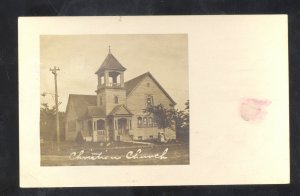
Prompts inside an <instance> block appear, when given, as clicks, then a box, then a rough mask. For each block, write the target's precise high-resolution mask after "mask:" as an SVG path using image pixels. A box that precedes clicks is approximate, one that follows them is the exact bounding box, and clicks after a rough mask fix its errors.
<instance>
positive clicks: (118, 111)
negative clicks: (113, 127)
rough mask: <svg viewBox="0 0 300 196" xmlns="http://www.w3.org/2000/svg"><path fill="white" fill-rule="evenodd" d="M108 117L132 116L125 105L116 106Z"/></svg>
mask: <svg viewBox="0 0 300 196" xmlns="http://www.w3.org/2000/svg"><path fill="white" fill-rule="evenodd" d="M109 115H110V116H132V115H133V114H132V113H131V111H130V110H129V109H128V108H127V107H126V106H125V105H118V106H116V107H115V108H114V109H113V110H112V111H111V112H110V113H109Z"/></svg>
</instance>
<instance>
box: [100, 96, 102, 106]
mask: <svg viewBox="0 0 300 196" xmlns="http://www.w3.org/2000/svg"><path fill="white" fill-rule="evenodd" d="M100 105H102V96H100Z"/></svg>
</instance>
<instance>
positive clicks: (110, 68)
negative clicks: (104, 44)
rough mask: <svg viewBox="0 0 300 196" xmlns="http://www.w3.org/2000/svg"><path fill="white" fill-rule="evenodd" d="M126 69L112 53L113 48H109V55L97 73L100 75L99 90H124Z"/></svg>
mask: <svg viewBox="0 0 300 196" xmlns="http://www.w3.org/2000/svg"><path fill="white" fill-rule="evenodd" d="M125 70H126V68H125V67H123V66H122V65H121V63H120V62H119V61H118V60H117V59H116V58H115V57H114V55H113V54H112V53H111V46H108V54H107V56H106V58H105V59H104V61H103V63H102V64H101V66H100V67H99V69H98V70H97V71H96V73H95V74H97V75H98V88H97V90H99V89H101V88H124V71H125Z"/></svg>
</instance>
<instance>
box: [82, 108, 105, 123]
mask: <svg viewBox="0 0 300 196" xmlns="http://www.w3.org/2000/svg"><path fill="white" fill-rule="evenodd" d="M91 117H105V113H104V111H103V110H102V109H101V108H100V107H98V106H87V109H86V113H85V115H84V116H83V117H82V118H81V119H82V120H83V119H87V118H91Z"/></svg>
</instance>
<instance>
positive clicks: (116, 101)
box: [114, 96, 119, 104]
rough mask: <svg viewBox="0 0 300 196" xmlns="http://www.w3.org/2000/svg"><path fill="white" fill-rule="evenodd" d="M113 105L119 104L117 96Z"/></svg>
mask: <svg viewBox="0 0 300 196" xmlns="http://www.w3.org/2000/svg"><path fill="white" fill-rule="evenodd" d="M114 99H115V104H118V103H119V98H118V96H115V98H114Z"/></svg>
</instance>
